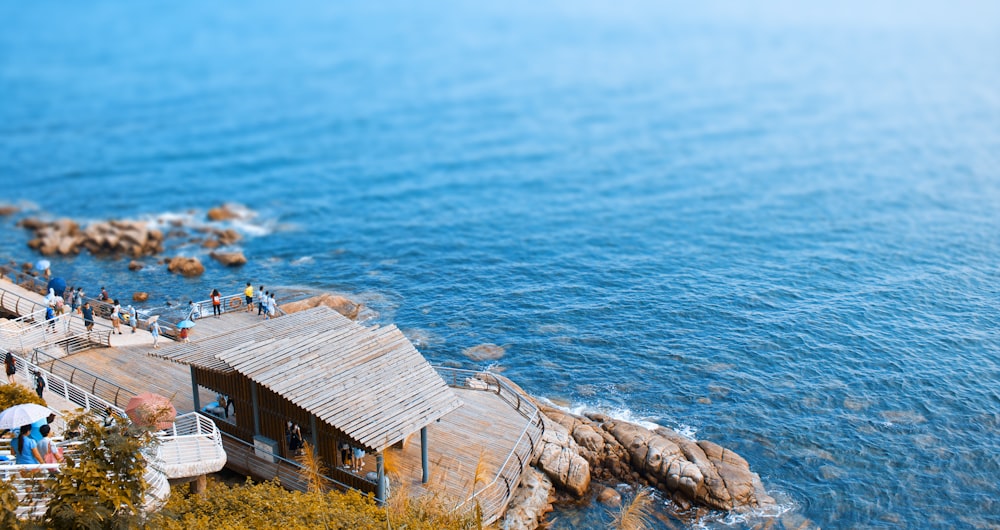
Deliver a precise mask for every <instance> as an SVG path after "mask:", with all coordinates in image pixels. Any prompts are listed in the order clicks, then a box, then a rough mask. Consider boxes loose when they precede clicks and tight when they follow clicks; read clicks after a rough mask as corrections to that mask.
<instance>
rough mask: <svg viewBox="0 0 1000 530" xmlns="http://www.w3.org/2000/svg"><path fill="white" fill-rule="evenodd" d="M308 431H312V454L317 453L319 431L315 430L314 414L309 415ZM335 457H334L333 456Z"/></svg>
mask: <svg viewBox="0 0 1000 530" xmlns="http://www.w3.org/2000/svg"><path fill="white" fill-rule="evenodd" d="M309 431H310V432H312V446H313V454H314V455H318V454H319V431H317V430H316V415H315V414H310V415H309ZM334 458H336V457H334Z"/></svg>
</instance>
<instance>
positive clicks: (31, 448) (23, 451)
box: [11, 423, 42, 465]
mask: <svg viewBox="0 0 1000 530" xmlns="http://www.w3.org/2000/svg"><path fill="white" fill-rule="evenodd" d="M30 434H31V424H30V423H29V424H27V425H22V426H21V432H19V433H18V434H17V443H14V444H11V446H12V447H13V446H16V447H17V459H15V460H14V462H15V463H16V464H21V465H32V464H41V463H42V455H41V454H39V453H38V442H36V441H35V440H33V439H32V438H31V436H30Z"/></svg>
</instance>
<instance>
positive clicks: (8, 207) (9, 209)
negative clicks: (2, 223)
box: [0, 204, 21, 217]
mask: <svg viewBox="0 0 1000 530" xmlns="http://www.w3.org/2000/svg"><path fill="white" fill-rule="evenodd" d="M20 211H21V208H19V207H17V206H14V205H13V204H0V217H7V216H9V215H14V214H16V213H17V212H20Z"/></svg>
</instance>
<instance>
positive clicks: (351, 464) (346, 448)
mask: <svg viewBox="0 0 1000 530" xmlns="http://www.w3.org/2000/svg"><path fill="white" fill-rule="evenodd" d="M340 462H341V467H343V468H345V469H349V470H351V471H353V472H355V473H361V471H363V470H364V468H365V450H364V449H362V448H360V447H352V446H351V444H349V443H347V442H340Z"/></svg>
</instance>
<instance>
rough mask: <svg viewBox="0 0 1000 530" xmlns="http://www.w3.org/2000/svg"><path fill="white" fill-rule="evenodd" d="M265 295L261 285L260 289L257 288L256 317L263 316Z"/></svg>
mask: <svg viewBox="0 0 1000 530" xmlns="http://www.w3.org/2000/svg"><path fill="white" fill-rule="evenodd" d="M265 294H266V293H265V292H264V286H263V285H261V286H260V287H258V288H257V316H261V315H263V314H264V302H265V300H264V295H265Z"/></svg>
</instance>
